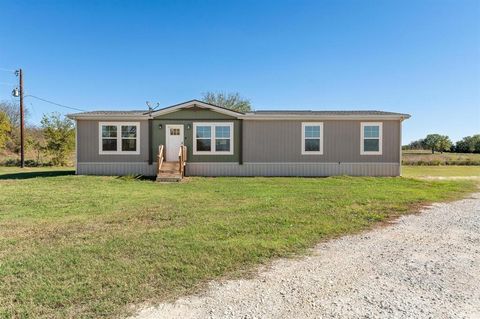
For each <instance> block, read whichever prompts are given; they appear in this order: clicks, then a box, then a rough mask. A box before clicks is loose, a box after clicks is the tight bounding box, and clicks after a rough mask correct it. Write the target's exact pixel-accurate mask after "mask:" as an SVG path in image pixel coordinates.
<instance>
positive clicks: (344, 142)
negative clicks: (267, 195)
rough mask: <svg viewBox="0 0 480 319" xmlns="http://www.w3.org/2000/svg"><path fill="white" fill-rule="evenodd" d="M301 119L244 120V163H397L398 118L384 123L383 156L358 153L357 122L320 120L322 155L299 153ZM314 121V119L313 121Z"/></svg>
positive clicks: (398, 147) (358, 136)
mask: <svg viewBox="0 0 480 319" xmlns="http://www.w3.org/2000/svg"><path fill="white" fill-rule="evenodd" d="M302 122H308V121H300V120H295V121H293V120H292V121H278V120H271V121H268V120H266V121H265V120H244V122H243V143H244V144H243V154H244V155H243V156H244V157H243V160H244V162H245V163H247V162H252V163H304V162H305V163H307V162H310V163H313V162H316V163H339V162H340V163H382V162H383V163H400V129H401V127H400V125H401V122H400V121H371V122H383V143H382V144H383V150H382V155H360V136H361V135H360V134H361V133H360V123H361V122H368V121H354V120H328V121H314V122H323V134H324V138H323V143H324V144H323V155H302V150H301V148H302V147H301V145H302ZM312 122H313V121H312Z"/></svg>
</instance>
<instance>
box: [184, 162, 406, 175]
mask: <svg viewBox="0 0 480 319" xmlns="http://www.w3.org/2000/svg"><path fill="white" fill-rule="evenodd" d="M186 175H187V176H306V177H314V176H335V175H351V176H399V175H400V164H399V163H244V164H243V165H240V164H238V163H187V167H186Z"/></svg>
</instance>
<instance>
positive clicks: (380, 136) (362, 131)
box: [360, 122, 383, 155]
mask: <svg viewBox="0 0 480 319" xmlns="http://www.w3.org/2000/svg"><path fill="white" fill-rule="evenodd" d="M365 126H378V151H364V148H365V145H364V140H365V129H364V127H365ZM367 139H372V140H376V139H377V138H373V137H367ZM382 140H383V123H382V122H361V123H360V155H382Z"/></svg>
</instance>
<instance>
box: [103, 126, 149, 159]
mask: <svg viewBox="0 0 480 319" xmlns="http://www.w3.org/2000/svg"><path fill="white" fill-rule="evenodd" d="M99 138H100V140H99V154H140V145H139V141H140V123H138V122H128V123H123V122H122V123H121V122H100V123H99Z"/></svg>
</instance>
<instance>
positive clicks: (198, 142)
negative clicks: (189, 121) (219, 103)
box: [193, 122, 233, 155]
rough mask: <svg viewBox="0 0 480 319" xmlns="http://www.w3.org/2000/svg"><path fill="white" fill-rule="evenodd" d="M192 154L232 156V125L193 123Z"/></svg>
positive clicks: (229, 123)
mask: <svg viewBox="0 0 480 319" xmlns="http://www.w3.org/2000/svg"><path fill="white" fill-rule="evenodd" d="M193 137H194V142H193V154H196V155H201V154H212V155H223V154H224V155H231V154H233V123H231V122H228V123H223V122H218V123H193Z"/></svg>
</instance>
